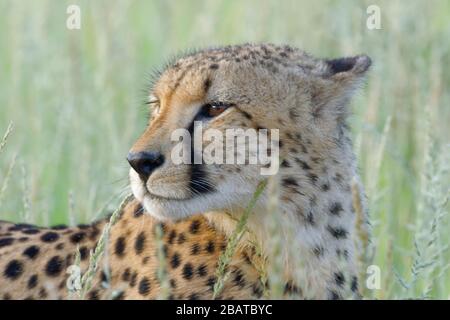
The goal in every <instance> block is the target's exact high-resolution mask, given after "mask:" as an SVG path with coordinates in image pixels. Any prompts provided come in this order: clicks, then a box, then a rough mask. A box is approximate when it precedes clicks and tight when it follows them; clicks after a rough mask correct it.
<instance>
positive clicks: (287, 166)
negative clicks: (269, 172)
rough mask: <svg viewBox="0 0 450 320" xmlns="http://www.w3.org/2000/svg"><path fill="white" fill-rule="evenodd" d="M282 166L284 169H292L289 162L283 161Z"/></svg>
mask: <svg viewBox="0 0 450 320" xmlns="http://www.w3.org/2000/svg"><path fill="white" fill-rule="evenodd" d="M281 166H282V167H283V168H290V167H291V164H290V163H289V161H287V160H283V161H282V162H281Z"/></svg>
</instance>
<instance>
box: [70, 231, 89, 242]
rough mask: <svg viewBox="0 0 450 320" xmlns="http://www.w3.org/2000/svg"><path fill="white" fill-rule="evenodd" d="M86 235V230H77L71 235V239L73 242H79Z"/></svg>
mask: <svg viewBox="0 0 450 320" xmlns="http://www.w3.org/2000/svg"><path fill="white" fill-rule="evenodd" d="M85 237H86V233H84V232H77V233H74V234H73V235H71V236H70V241H71V242H72V243H79V242H81V241H82V240H83V239H84V238H85Z"/></svg>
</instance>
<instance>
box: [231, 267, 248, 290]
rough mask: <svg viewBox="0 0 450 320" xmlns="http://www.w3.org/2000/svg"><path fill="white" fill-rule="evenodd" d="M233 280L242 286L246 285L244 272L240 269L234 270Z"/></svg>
mask: <svg viewBox="0 0 450 320" xmlns="http://www.w3.org/2000/svg"><path fill="white" fill-rule="evenodd" d="M233 281H234V283H235V284H236V285H238V286H239V287H240V288H243V287H244V286H245V279H244V276H243V275H242V272H241V271H240V270H236V271H235V272H234V279H233Z"/></svg>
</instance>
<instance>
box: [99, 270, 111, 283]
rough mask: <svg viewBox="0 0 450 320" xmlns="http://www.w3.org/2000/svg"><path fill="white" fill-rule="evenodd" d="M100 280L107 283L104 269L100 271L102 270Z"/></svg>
mask: <svg viewBox="0 0 450 320" xmlns="http://www.w3.org/2000/svg"><path fill="white" fill-rule="evenodd" d="M100 280H101V281H102V282H104V283H108V282H109V280H108V276H107V275H106V272H105V271H102V272H101V273H100Z"/></svg>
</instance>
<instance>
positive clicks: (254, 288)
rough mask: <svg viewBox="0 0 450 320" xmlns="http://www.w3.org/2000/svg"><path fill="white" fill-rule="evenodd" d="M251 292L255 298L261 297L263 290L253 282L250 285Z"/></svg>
mask: <svg viewBox="0 0 450 320" xmlns="http://www.w3.org/2000/svg"><path fill="white" fill-rule="evenodd" d="M252 292H253V294H254V295H255V296H256V297H257V298H261V297H262V295H263V290H262V289H261V287H260V286H259V285H257V284H254V285H253V286H252Z"/></svg>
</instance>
